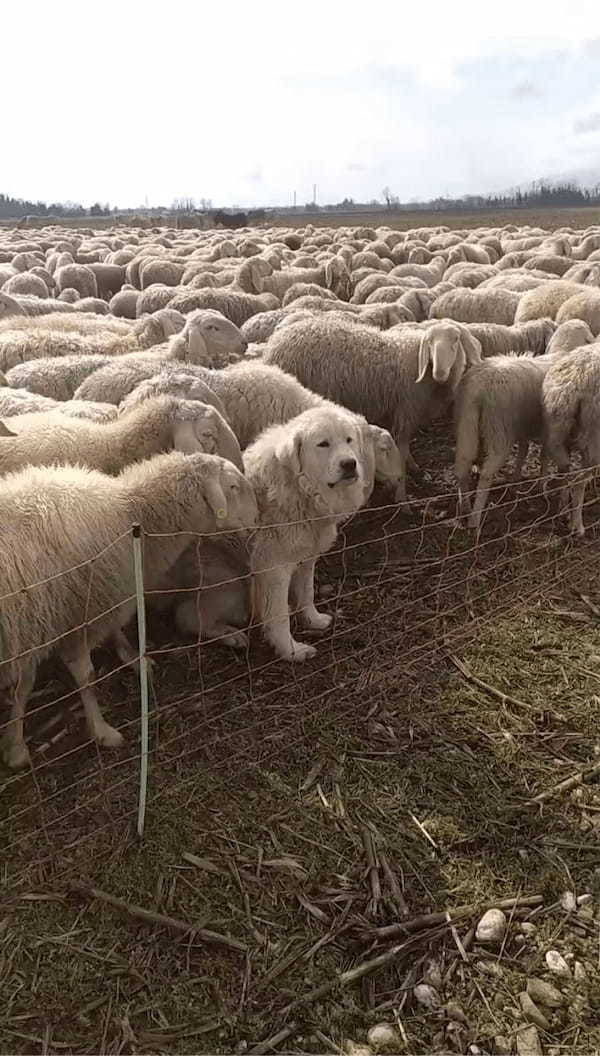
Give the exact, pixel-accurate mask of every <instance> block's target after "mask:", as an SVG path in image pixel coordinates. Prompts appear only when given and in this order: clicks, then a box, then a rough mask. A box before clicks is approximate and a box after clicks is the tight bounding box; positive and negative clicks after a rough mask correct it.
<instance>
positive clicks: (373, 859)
mask: <svg viewBox="0 0 600 1056" xmlns="http://www.w3.org/2000/svg"><path fill="white" fill-rule="evenodd" d="M360 828H361V835H362V841H363V847H364V849H365V857H366V859H367V864H368V866H369V871H368V877H369V884H370V886H371V898H370V899H369V904H368V906H367V913H368V914H369V916H372V917H376V916H377V914H378V912H379V903H380V901H381V884H380V883H379V862H378V860H377V853H376V851H375V846H374V844H373V836H372V833H371V830H370V829H369V827H368V826H367V825H361V827H360Z"/></svg>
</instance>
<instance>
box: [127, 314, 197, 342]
mask: <svg viewBox="0 0 600 1056" xmlns="http://www.w3.org/2000/svg"><path fill="white" fill-rule="evenodd" d="M184 326H185V316H184V315H182V314H181V312H177V311H175V310H174V309H173V308H161V309H160V310H159V311H158V312H154V314H153V315H144V316H142V317H141V318H139V319H138V320H137V322H136V323H135V324H134V333H135V334H136V336H137V339H138V342H139V344H140V346H141V347H142V348H151V347H152V345H160V344H161V343H162V342H163V341H166V340H167V338H169V337H172V336H173V334H179V333H180V332H181V331H182V330H183V328H184Z"/></svg>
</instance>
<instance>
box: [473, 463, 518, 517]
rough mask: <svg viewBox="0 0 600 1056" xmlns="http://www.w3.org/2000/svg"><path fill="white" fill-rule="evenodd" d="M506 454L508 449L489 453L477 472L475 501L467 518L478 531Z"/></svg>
mask: <svg viewBox="0 0 600 1056" xmlns="http://www.w3.org/2000/svg"><path fill="white" fill-rule="evenodd" d="M508 454H509V452H508V451H502V452H501V453H500V454H493V455H492V454H489V455H488V456H487V458H486V459H485V461H484V463H483V466H482V467H481V473H480V474H479V481H478V483H477V492H476V494H475V502H474V503H473V512H472V514H471V516H470V518H469V524H470V526H471V528H476V529H477V531H479V528H480V526H481V516H482V514H483V511H484V509H485V504H486V502H487V497H488V494H489V491H490V488H491V486H492V482H493V480H494V477H495V476H497V474H498V473H499V472H500V470H501V469H502V466H503V465H504V463H505V462H506V459H507V457H508Z"/></svg>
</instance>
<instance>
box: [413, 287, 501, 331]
mask: <svg viewBox="0 0 600 1056" xmlns="http://www.w3.org/2000/svg"><path fill="white" fill-rule="evenodd" d="M519 300H520V294H518V293H514V292H512V291H511V290H481V289H480V288H477V289H476V290H470V289H466V288H462V289H458V290H450V291H449V292H448V293H444V294H442V296H441V297H438V298H437V299H436V300H435V301H434V302H433V304H432V306H431V309H430V311H429V316H430V318H431V319H455V320H456V321H457V322H459V323H502V324H503V325H504V326H511V324H512V323H513V322H514V321H515V312H516V310H517V307H518V305H519Z"/></svg>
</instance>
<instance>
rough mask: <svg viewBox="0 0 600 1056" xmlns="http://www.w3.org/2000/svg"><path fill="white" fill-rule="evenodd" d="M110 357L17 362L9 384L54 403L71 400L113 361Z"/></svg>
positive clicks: (59, 357)
mask: <svg viewBox="0 0 600 1056" xmlns="http://www.w3.org/2000/svg"><path fill="white" fill-rule="evenodd" d="M111 359H112V357H111V356H108V355H81V354H75V355H69V356H52V357H49V358H47V359H32V360H28V361H27V362H25V363H18V364H17V365H16V366H15V367H12V368H11V369H10V370H9V371H8V374H7V375H6V378H7V384H8V385H11V386H12V387H13V388H15V389H20V388H23V389H28V390H29V392H31V393H38V394H39V395H40V396H49V397H50V398H51V399H53V400H70V399H71V397H72V396H73V395H74V393H75V389H77V388H78V386H79V385H81V383H82V381H84V379H85V378H87V377H89V375H90V374H93V373H94V371H96V370H100V368H101V367H104V366H106V364H107V363H110V362H111Z"/></svg>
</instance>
